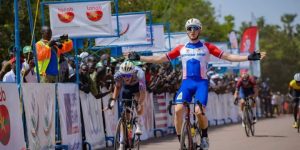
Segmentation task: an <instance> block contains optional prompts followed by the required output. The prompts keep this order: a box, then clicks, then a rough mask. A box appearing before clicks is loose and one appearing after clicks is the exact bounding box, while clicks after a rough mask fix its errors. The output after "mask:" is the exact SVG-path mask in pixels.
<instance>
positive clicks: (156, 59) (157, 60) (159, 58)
mask: <svg viewBox="0 0 300 150" xmlns="http://www.w3.org/2000/svg"><path fill="white" fill-rule="evenodd" d="M141 61H143V62H147V63H164V62H168V61H169V59H168V57H167V55H166V54H165V55H159V56H141Z"/></svg>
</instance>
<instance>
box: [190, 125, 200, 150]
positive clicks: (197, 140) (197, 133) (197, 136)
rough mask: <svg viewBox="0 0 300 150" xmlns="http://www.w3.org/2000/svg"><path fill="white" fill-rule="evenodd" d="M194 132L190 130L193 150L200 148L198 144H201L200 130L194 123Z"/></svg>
mask: <svg viewBox="0 0 300 150" xmlns="http://www.w3.org/2000/svg"><path fill="white" fill-rule="evenodd" d="M194 130H195V131H194V132H195V133H193V132H192V131H191V134H192V137H193V143H194V144H193V147H194V149H195V150H199V149H200V145H201V137H202V131H201V129H200V128H199V127H198V125H194Z"/></svg>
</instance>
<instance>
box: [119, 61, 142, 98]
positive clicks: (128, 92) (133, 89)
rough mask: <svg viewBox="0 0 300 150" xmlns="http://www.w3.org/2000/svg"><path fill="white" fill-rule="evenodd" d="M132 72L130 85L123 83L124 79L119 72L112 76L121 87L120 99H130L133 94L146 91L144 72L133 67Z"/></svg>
mask: <svg viewBox="0 0 300 150" xmlns="http://www.w3.org/2000/svg"><path fill="white" fill-rule="evenodd" d="M134 70H135V71H134V73H133V74H132V77H131V78H132V79H131V81H130V83H126V82H124V78H125V77H123V74H122V73H121V72H119V71H118V72H116V73H115V75H114V80H115V82H116V84H121V85H122V86H123V89H122V98H124V99H131V98H132V97H133V94H135V93H138V92H139V91H140V90H146V81H145V73H144V71H143V70H142V69H141V68H139V67H135V68H134Z"/></svg>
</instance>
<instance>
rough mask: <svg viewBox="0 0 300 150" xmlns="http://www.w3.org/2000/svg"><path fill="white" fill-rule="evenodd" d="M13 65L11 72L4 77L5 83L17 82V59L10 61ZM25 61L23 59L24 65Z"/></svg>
mask: <svg viewBox="0 0 300 150" xmlns="http://www.w3.org/2000/svg"><path fill="white" fill-rule="evenodd" d="M9 61H10V63H11V70H10V71H9V72H7V73H6V74H5V75H4V77H3V80H2V81H3V82H10V83H14V82H16V81H17V80H16V57H13V58H12V59H10V60H9ZM23 61H24V60H23V59H21V63H23Z"/></svg>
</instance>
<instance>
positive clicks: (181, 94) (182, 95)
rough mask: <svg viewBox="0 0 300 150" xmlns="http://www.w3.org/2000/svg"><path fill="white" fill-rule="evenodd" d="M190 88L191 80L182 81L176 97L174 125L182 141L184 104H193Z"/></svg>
mask: <svg viewBox="0 0 300 150" xmlns="http://www.w3.org/2000/svg"><path fill="white" fill-rule="evenodd" d="M189 86H190V82H189V80H187V79H185V80H183V81H182V84H181V87H180V88H179V90H178V92H177V95H176V97H175V103H176V105H175V116H174V124H175V129H176V133H177V136H178V139H179V141H180V134H181V128H182V122H183V113H184V112H183V110H184V109H183V108H184V106H183V102H185V101H186V102H191V101H192V97H191V95H190V91H189V89H188V87H189Z"/></svg>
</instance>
